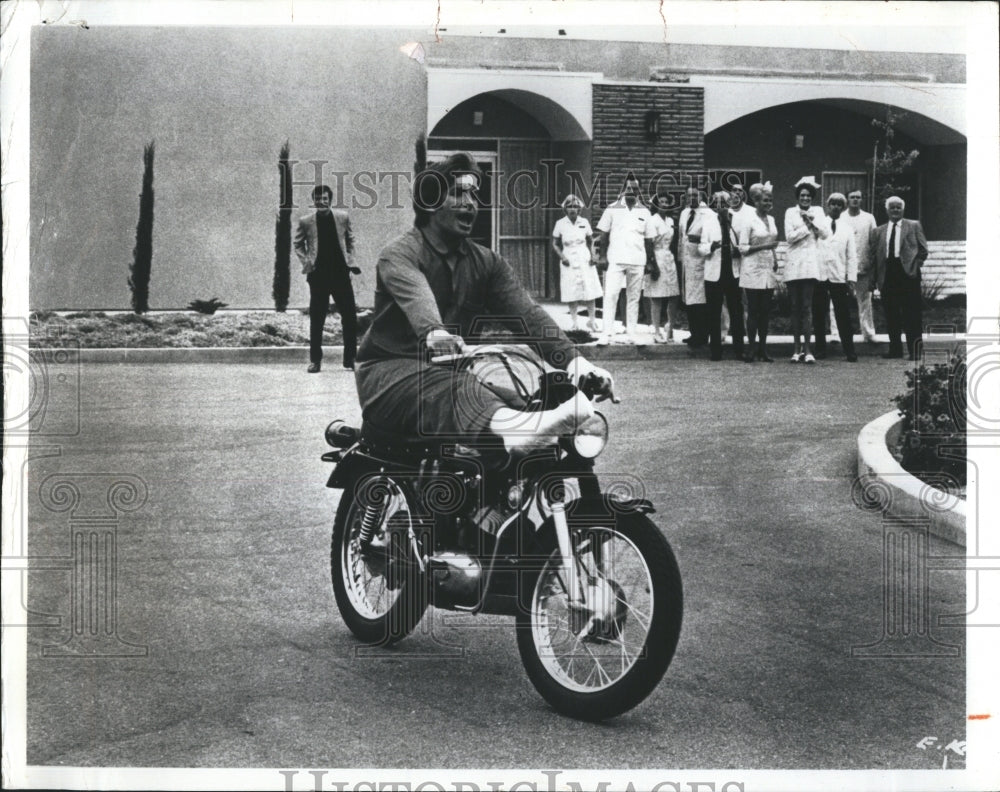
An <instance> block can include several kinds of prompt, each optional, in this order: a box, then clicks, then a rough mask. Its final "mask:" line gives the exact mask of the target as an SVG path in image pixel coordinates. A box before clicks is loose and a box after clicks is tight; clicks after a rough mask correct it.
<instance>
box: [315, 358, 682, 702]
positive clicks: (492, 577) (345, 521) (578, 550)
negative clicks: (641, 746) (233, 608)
mask: <svg viewBox="0 0 1000 792" xmlns="http://www.w3.org/2000/svg"><path fill="white" fill-rule="evenodd" d="M435 362H436V363H438V364H443V365H451V366H453V367H454V368H455V370H456V371H469V372H472V373H473V374H474V375H475V376H477V377H479V379H480V381H482V382H484V383H485V384H487V386H489V387H491V388H493V389H494V390H496V391H497V392H498V393H501V392H502V393H503V394H504V395H505V397H507V398H509V402H508V403H518V404H520V405H521V409H523V410H524V411H525V412H526V413H528V414H530V413H531V412H533V411H538V410H546V409H551V408H552V407H554V406H556V405H558V404H560V403H562V402H564V401H566V400H567V399H569V398H572V397H573V396H574V395H575V394H576V392H577V390H578V386H579V390H580V391H581V392H583V393H584V394H585V395H586V396H587V397H588V398H591V399H592V398H593V396H594V395H595V392H596V390H597V388H598V387H599V384H600V383H599V382H597V381H596V380H595V379H594V378H593V377H591V378H589V379H588V378H584V380H583V381H581V382H580V383H573V382H571V381H570V378H569V375H567V374H566V372H563V371H556V370H549V369H547V368H546V367H545V366H544V365H543V364H542V363H541V362H540V361H538V360H537V358H535V357H534V356H533V355H532V354H531V353H530V352H526V351H524V350H521V349H519V348H517V347H510V346H507V347H505V346H480V347H478V348H472V347H470V348H467V350H466V351H465V352H463V353H461V354H458V355H452V356H445V357H442V358H437V359H436V360H435ZM526 372H527V373H526ZM533 375H537V386H536V387H535V389H534V390H533V391H531V390H529V388H528V387H527V383H528V382H530V381H531V379H532V377H533ZM501 378H504V382H498V379H501ZM326 440H327V442H328V443H329V445H330V446H332V447H333V448H334V450H333V451H329V452H327V453H326V454H324V455H323V459H324V460H325V461H328V462H333V463H335V464H336V467H335V468H334V470H333V472H332V474H331V475H330V478H329V480H328V482H327V486H328V487H332V488H337V489H341V490H343V494H342V496H341V499H340V504H339V507H338V509H337V515H336V519H335V521H334V525H333V536H332V542H331V553H330V568H331V576H332V580H333V591H334V597H335V599H336V602H337V606H338V609H339V611H340V614H341V616H342V618H343V620H344V622H345V623H346V624H347V626H348V628H349V629H350V630H351V631H352V632H353V633H354V635H355V636H356V637H357V638H359V639H360V640H361V641H363V642H365V643H367V644H374V645H388V644H391V643H394V642H396V641H399V640H401V639H403V638H404V637H405V636H406V635H407V634H409V633H410V632H411V631H412V630H413V629H414V628H415V627H416V626H417V624H418V623H419V622H420V619H421V617H422V616H423V614H424V611H425V610H426V608H427V606H428V605H433V606H434V607H436V608H444V609H448V610H452V611H461V612H465V613H468V614H480V613H481V614H504V615H509V616H514V618H515V627H516V636H517V647H518V651H519V654H520V656H521V660H522V662H523V664H524V668H525V671H526V672H527V674H528V677H529V678H530V680H531V682H532V684H533V685H534V687H535V689H536V690H537V691H538V692H539V693H540V694H541V695H542V697H544V699H545V700H546V701H547V702H548V703H549V704H550V705H551V706H552V707H553V708H554V709H556V710H557V711H558V712H560V713H563V714H565V715H569V716H571V717H574V718H579V719H582V720H588V721H599V720H603V719H606V718H611V717H614V716H616V715H620V714H621V713H623V712H626V711H628V710H630V709H632V708H633V707H635V706H636V705H637V704H639V703H640V702H641V701H642V700H643V699H645V698H646V697H647V696H648V695H649V694H650V693H651V692H652V691H653V689H654V688H655V687H656V685H657V684H658V683H659V681H660V679H661V678H662V677H663V675H664V673H665V672H666V670H667V667H668V666H669V665H670V662H671V660H672V658H673V655H674V651H675V649H676V646H677V641H678V638H679V636H680V628H681V617H682V611H683V595H682V587H681V577H680V571H679V569H678V566H677V561H676V558H675V556H674V553H673V550H672V549H671V547H670V544H669V543H668V542H667V540H666V539H665V538H664V536H663V534H662V533H661V532H660V530H659V529H658V528H657V527H656V525H655V524H654V523H653V522H652V521H651V520H650V518H649V516H648V515H649V514H651V513H653V512H654V508H653V505H652V504H651V503H650V502H649V501H648V500H645V499H641V498H636V497H629V496H628V493H625V494H622V493H616V492H614V491H613V488H612V491H608V492H602V491H601V487H600V484H599V482H598V479H597V476H596V475H595V473H594V460H595V459H596V458H597V456H598V455H599V454H600V453H601V452H602V451H603V450H604V448H605V446H606V444H607V441H608V422H607V419H606V418H605V417H604V416H603V414H601V413H600V412H596V411H595V413H594V415H593V417H592V418H590V419H589V420H587V421H585V422H584V423H583V424H582V425H580V426H578V427H577V428H576V430H575V431H574V432H572V433H570V434H567V435H565V436H562V437H559V438H553V442H552V443H550V444H547V445H545V446H543V447H542V448H539V449H537V450H535V451H532V452H530V453H527V454H519V455H511V454H508V453H506V451H505V450H504V449H503V447H502V446H500V447H487V446H476V447H472V446H468V445H464V444H462V443H446V442H440V441H438V440H435V438H433V437H427V436H422V437H400V436H398V435H394V434H390V433H387V432H385V431H384V430H382V429H380V428H379V427H376V426H373V425H371V424H369V423H367V422H363V423H362V426H361V427H360V428H358V427H354V426H348V425H346V424H345V423H344V422H343V421H334V422H333V423H331V424H330V425H329V426H328V427H327V430H326Z"/></svg>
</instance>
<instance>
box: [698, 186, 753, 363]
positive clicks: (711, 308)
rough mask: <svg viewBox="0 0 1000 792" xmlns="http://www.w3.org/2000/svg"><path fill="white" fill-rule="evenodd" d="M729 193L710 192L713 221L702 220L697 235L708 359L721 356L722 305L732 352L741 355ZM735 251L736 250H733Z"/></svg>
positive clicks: (737, 276)
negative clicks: (725, 309)
mask: <svg viewBox="0 0 1000 792" xmlns="http://www.w3.org/2000/svg"><path fill="white" fill-rule="evenodd" d="M729 204H730V196H729V193H728V192H725V191H720V192H717V193H715V194H714V195H713V196H712V208H713V209H715V216H714V217H713V218H712V219H713V220H714V222H712V223H706V224H705V227H704V230H703V231H702V237H701V242H702V246H701V252H702V254H703V255H707V256H708V258H706V260H705V295H706V297H707V298H708V321H709V325H708V328H709V330H708V334H709V351H710V353H711V354H710V358H711V360H722V306H723V303H726V304H727V305H728V307H729V319H730V323H731V324H730V329H731V331H732V334H733V353H734V354H735V355H736V359H737V360H741V359H742V358H743V301H742V299H741V297H740V259H739V255H736V256H734V255H733V250H734V248H736V247H737V245H738V244H739V240H738V239H737V240H736V241H735V242H734V241H733V239H734V237H733V227H732V215H730V213H729ZM737 254H738V250H737Z"/></svg>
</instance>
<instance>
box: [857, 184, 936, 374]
mask: <svg viewBox="0 0 1000 792" xmlns="http://www.w3.org/2000/svg"><path fill="white" fill-rule="evenodd" d="M905 208H906V202H905V201H903V199H902V198H900V197H898V196H895V195H894V196H892V197H891V198H888V199H887V200H886V202H885V210H886V212H887V213H888V215H889V222H888V223H885V224H884V225H880V226H879V227H878V228H876V229H875V231H874V232H873V234H872V244H871V248H872V255H873V257H874V268H873V269H874V274H875V277H874V278H873V279H872V288H873V289H874V288H875V287H876V286H877V287H878V289H879V291H880V292H881V293H882V308H883V310H884V311H885V322H886V325H887V326H888V331H889V351H888V352H886V353H885V354H884V355H883V356H882V357H884V358H901V357H903V344H902V334H903V333H904V332H905V333H906V349H907V353H908V357H909V359H910V360H916V359H918V357H919V356H920V346H919V345H920V340H921V333H922V329H923V306H922V301H923V295H922V294H921V291H920V268H921V266H923V263H924V261H925V260H926V259H927V238H926V237H925V236H924V230H923V228H922V227H921V225H920V223H919V222H918V221H916V220H906V219H904V218H903V211H904V210H905Z"/></svg>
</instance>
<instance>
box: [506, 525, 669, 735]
mask: <svg viewBox="0 0 1000 792" xmlns="http://www.w3.org/2000/svg"><path fill="white" fill-rule="evenodd" d="M608 522H609V523H613V525H607V526H603V527H595V526H594V525H593V521H586V522H581V521H575V520H573V519H572V518H570V521H569V527H570V534H571V537H572V539H573V545H574V548H576V553H577V558H578V561H577V563H578V569H580V571H581V573H582V579H584V580H587V579H589V580H590V581H591V583H592V584H593V585H594V587H595V588H594V591H595V592H596V594H595V596H594V597H593V598H592V601H596V602H603V606H604V607H603V609H602V610H601V611H600V613H595V612H594V611H582V610H580V609H578V608H576V607H575V606H573V605H571V603H570V599H569V597H568V596H567V592H566V588H567V586H566V575H565V573H564V571H563V569H562V562H561V557H560V555H559V551H558V548H557V547H556V546H555V537H554V535H553V534H554V531H552V532H550V535H549V536H547V537H546V540H547V544H546V546H547V547H549V548H551V554H550V555H549V557H548V559H547V560H546V561H545V562H544V564H543V565H542V568H541V569H540V570H538V571H536V572H531V573H527V574H525V575H524V576H523V578H522V593H521V602H522V603H524V604H526V605H527V608H524V607H522V608H521V609H520V612H519V614H518V616H517V621H516V624H517V647H518V651H519V652H520V655H521V661H522V662H523V663H524V668H525V671H526V672H527V674H528V678H529V679H530V680H531V683H532V684H533V685H534V686H535V689H536V690H537V691H538V692H539V693H540V694H541V695H542V697H543V698H544V699H545V700H546V701H547V702H548V703H549V704H550V705H551V706H552V707H553V708H554V709H556V710H557V711H558V712H561V713H562V714H564V715H568V716H570V717H573V718H578V719H580V720H587V721H600V720H605V719H607V718H613V717H615V716H616V715H620V714H622V713H623V712H627V711H628V710H630V709H632V708H633V707H635V706H636V705H637V704H639V703H640V702H641V701H643V699H645V698H646V697H647V696H648V695H649V694H650V693H651V692H652V691H653V689H654V688H655V687H656V686H657V684H658V683H659V681H660V679H662V677H663V675H664V673H666V670H667V667H668V666H669V665H670V662H671V660H672V659H673V656H674V651H675V649H676V648H677V641H678V639H679V637H680V630H681V620H682V614H683V592H682V587H681V576H680V570H679V569H678V566H677V560H676V558H675V557H674V553H673V550H672V549H671V547H670V544H669V543H668V542H667V540H666V539H665V538H664V537H663V535H662V534H661V533H660V531H659V529H658V528H657V527H656V525H655V524H653V523H652V522H651V521H650V520H649V519H648V518H647V517H646V516H645V515H643V514H618V515H616V516H615V518H614V519H609V521H608ZM595 548H596V550H595ZM598 557H599V563H598ZM588 576H589V577H588Z"/></svg>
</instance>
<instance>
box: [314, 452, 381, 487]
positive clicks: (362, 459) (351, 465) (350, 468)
mask: <svg viewBox="0 0 1000 792" xmlns="http://www.w3.org/2000/svg"><path fill="white" fill-rule="evenodd" d="M379 467H380V466H379V463H378V462H377V461H376V460H374V459H372V458H371V457H369V456H366V455H365V454H362V453H360V452H358V451H356V450H348V451H347V452H346V453H345V454H344V456H343V459H341V460H340V461H339V462H338V463H337V466H336V467H335V468H334V469H333V472H332V473H330V478H329V479H327V482H326V486H328V487H330V488H331V489H348V488H350V487H351V486H353V484H354V482H355V481H357V480H358V479H359V478H361V477H362V476H365V475H367V474H369V473H373V472H375V471H377V470H378V469H379Z"/></svg>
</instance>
